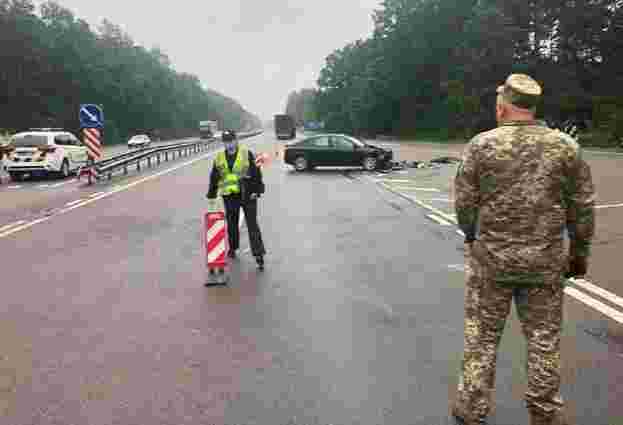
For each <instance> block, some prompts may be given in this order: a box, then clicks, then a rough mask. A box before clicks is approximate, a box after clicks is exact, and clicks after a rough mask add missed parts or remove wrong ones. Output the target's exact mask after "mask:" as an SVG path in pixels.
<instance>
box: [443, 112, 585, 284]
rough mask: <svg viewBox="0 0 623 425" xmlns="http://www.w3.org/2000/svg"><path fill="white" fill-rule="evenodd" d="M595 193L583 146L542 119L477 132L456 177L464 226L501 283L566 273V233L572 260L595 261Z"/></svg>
mask: <svg viewBox="0 0 623 425" xmlns="http://www.w3.org/2000/svg"><path fill="white" fill-rule="evenodd" d="M594 196H595V195H594V188H593V182H592V177H591V171H590V168H589V166H588V164H587V163H586V162H585V161H584V160H583V159H582V155H581V149H580V146H579V145H578V143H577V142H576V141H575V140H574V139H573V138H572V137H571V136H569V135H567V134H565V133H563V132H561V131H558V130H552V129H549V128H548V127H546V126H545V125H544V124H541V123H540V122H537V121H532V122H510V123H505V124H503V125H501V126H499V127H498V128H496V129H493V130H490V131H487V132H484V133H480V134H478V135H476V136H475V137H474V138H473V139H472V140H471V141H470V142H469V143H468V145H467V146H466V148H465V151H464V153H463V159H462V162H461V164H460V165H459V169H458V171H457V175H456V177H455V209H456V213H457V218H458V222H459V226H460V227H461V229H462V231H463V232H464V233H465V237H466V240H467V241H468V242H469V241H473V240H474V239H477V241H478V242H477V243H476V245H475V246H477V247H478V252H479V253H480V254H481V256H482V257H483V258H484V259H485V260H486V264H488V265H489V266H491V268H493V269H494V270H496V271H497V272H499V273H498V277H497V279H498V280H500V281H504V280H510V281H523V280H529V281H534V282H535V283H536V281H540V280H541V278H542V277H543V276H545V274H549V273H551V272H563V271H564V268H565V267H566V263H567V256H566V253H565V252H564V230H565V228H566V229H567V230H568V233H569V237H570V239H571V242H572V244H573V245H574V246H575V248H574V251H575V252H574V253H573V255H581V256H588V255H589V254H590V244H591V239H592V237H593V233H594V227H595V224H594Z"/></svg>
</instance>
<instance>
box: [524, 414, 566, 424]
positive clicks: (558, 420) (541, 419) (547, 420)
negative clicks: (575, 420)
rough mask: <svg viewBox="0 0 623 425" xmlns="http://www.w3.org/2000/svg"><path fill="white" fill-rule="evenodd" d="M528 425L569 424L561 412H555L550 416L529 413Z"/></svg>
mask: <svg viewBox="0 0 623 425" xmlns="http://www.w3.org/2000/svg"><path fill="white" fill-rule="evenodd" d="M530 425H570V423H569V421H568V420H567V418H566V416H565V414H564V413H563V412H557V413H555V414H554V415H552V416H543V415H539V414H535V413H531V414H530Z"/></svg>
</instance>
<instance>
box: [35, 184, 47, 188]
mask: <svg viewBox="0 0 623 425" xmlns="http://www.w3.org/2000/svg"><path fill="white" fill-rule="evenodd" d="M37 187H40V188H42V189H43V188H45V187H50V185H49V184H40V185H39V186H37Z"/></svg>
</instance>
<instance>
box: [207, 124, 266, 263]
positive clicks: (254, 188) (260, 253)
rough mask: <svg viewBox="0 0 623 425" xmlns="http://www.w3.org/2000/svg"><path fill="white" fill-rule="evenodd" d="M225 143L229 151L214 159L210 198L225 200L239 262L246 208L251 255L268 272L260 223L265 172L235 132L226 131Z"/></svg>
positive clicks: (232, 244)
mask: <svg viewBox="0 0 623 425" xmlns="http://www.w3.org/2000/svg"><path fill="white" fill-rule="evenodd" d="M222 139H223V143H224V145H225V150H224V151H221V152H219V153H218V154H217V155H216V158H215V159H214V165H213V167H212V172H211V174H210V190H209V192H208V194H207V198H208V199H215V198H216V197H217V195H221V196H222V197H223V201H224V204H225V216H226V218H227V233H228V239H229V253H228V256H229V257H230V258H236V250H238V248H239V246H240V229H239V227H238V226H239V224H238V223H239V220H240V208H241V207H242V209H243V211H244V217H245V221H246V223H247V229H248V231H249V243H250V245H251V252H252V253H253V256H254V257H255V259H256V261H257V265H258V267H259V269H260V270H264V255H265V254H266V250H265V248H264V242H263V241H262V233H261V232H260V227H259V225H258V222H257V200H258V198H259V197H260V195H262V194H263V193H264V190H265V188H264V182H263V180H262V172H261V170H260V168H259V167H258V166H257V165H256V161H255V155H253V153H252V152H251V151H250V150H249V149H247V148H246V147H244V146H239V145H238V140H237V138H236V133H235V132H234V131H231V130H225V131H223V135H222Z"/></svg>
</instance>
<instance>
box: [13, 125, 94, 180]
mask: <svg viewBox="0 0 623 425" xmlns="http://www.w3.org/2000/svg"><path fill="white" fill-rule="evenodd" d="M7 150H8V156H7V158H6V159H5V166H6V170H7V171H8V173H9V175H10V176H11V179H12V180H15V181H19V180H21V179H22V178H23V177H24V176H25V175H26V174H30V175H46V176H47V175H51V174H54V175H57V176H59V177H63V178H64V177H68V176H69V175H70V174H71V173H72V172H75V171H77V170H78V169H79V168H80V167H82V166H84V165H86V163H87V159H88V154H87V148H86V146H84V145H83V144H82V143H81V142H80V140H78V138H77V137H76V136H74V135H73V134H71V133H70V132H68V131H64V130H63V129H53V128H40V129H30V130H29V131H24V132H21V133H17V134H15V135H13V136H12V137H11V138H10V139H9V144H8V146H7Z"/></svg>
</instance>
